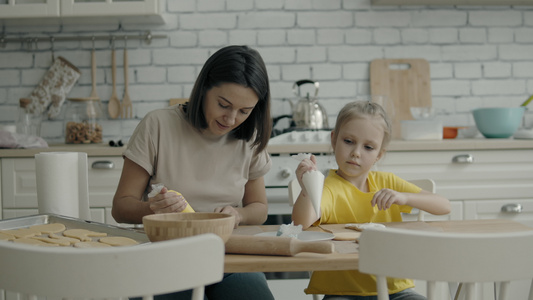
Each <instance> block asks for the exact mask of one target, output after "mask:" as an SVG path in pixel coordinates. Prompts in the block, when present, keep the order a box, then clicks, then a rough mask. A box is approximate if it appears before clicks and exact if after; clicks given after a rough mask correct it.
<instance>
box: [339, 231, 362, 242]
mask: <svg viewBox="0 0 533 300" xmlns="http://www.w3.org/2000/svg"><path fill="white" fill-rule="evenodd" d="M333 235H334V237H333V240H334V241H355V240H356V239H357V238H358V237H359V236H360V235H361V234H360V233H359V232H335V233H334V234H333Z"/></svg>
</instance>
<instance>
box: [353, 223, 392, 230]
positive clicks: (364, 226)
mask: <svg viewBox="0 0 533 300" xmlns="http://www.w3.org/2000/svg"><path fill="white" fill-rule="evenodd" d="M344 228H348V229H353V230H355V231H363V230H365V229H368V228H385V225H383V224H379V223H360V224H346V225H345V226H344Z"/></svg>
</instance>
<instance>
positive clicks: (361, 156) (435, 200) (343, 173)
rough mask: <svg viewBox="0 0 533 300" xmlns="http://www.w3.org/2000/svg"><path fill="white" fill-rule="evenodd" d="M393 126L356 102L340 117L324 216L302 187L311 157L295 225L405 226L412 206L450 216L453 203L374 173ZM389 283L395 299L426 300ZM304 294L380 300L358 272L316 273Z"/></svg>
mask: <svg viewBox="0 0 533 300" xmlns="http://www.w3.org/2000/svg"><path fill="white" fill-rule="evenodd" d="M390 124H391V122H390V120H389V119H388V117H387V115H386V113H385V111H384V109H383V108H382V107H381V106H380V105H378V104H376V103H374V102H368V101H360V102H352V103H349V104H347V105H346V106H345V107H344V108H343V109H342V110H341V111H340V112H339V115H338V117H337V122H336V124H335V128H334V130H333V131H332V132H331V145H332V147H333V151H334V153H335V160H336V162H337V165H338V170H330V172H329V174H328V176H327V177H326V179H325V181H324V190H323V193H322V202H321V206H320V208H321V209H320V214H321V215H319V216H317V215H316V213H315V210H314V208H313V205H312V203H311V201H310V199H309V198H308V196H307V191H306V190H305V188H304V187H303V184H302V175H303V174H304V173H305V172H307V171H310V170H316V159H315V157H314V156H312V157H311V159H305V160H303V161H302V162H301V163H300V164H299V165H298V168H297V170H296V176H297V178H298V181H299V183H300V186H301V187H302V191H301V193H300V195H299V196H298V199H297V200H296V203H295V204H294V207H293V211H292V218H293V221H294V224H296V225H298V224H301V225H302V226H303V228H304V229H305V228H308V227H309V226H311V225H312V224H314V223H318V224H327V223H329V224H336V223H341V224H343V223H369V222H401V221H402V217H401V213H402V212H406V213H408V212H410V211H411V209H412V208H413V207H415V208H418V209H421V210H424V211H427V212H429V213H432V214H435V215H443V214H448V213H449V212H450V202H449V201H448V199H446V198H444V197H442V196H439V195H436V194H433V193H430V192H427V191H423V190H421V189H420V188H419V187H417V186H416V185H413V184H411V183H409V182H407V181H405V180H403V179H401V178H399V177H398V176H396V175H394V174H392V173H386V172H378V171H371V170H370V169H371V168H372V166H373V165H374V164H375V163H376V162H378V160H379V159H380V158H381V157H383V155H384V153H385V151H386V148H387V145H388V144H389V142H390V140H391V125H390ZM398 259H401V257H399V258H398ZM388 284H389V294H390V299H397V300H398V299H402V300H407V299H409V300H415V299H416V300H418V299H425V297H423V296H421V295H419V294H417V293H416V292H414V291H413V290H411V288H412V287H414V284H413V281H412V280H408V279H398V278H396V279H388ZM305 292H306V293H307V294H324V295H325V297H324V299H339V300H340V299H343V300H344V299H350V300H351V299H354V300H355V299H377V297H376V295H377V289H376V281H375V277H373V276H371V275H367V274H362V273H359V272H358V271H316V272H313V275H312V276H311V280H310V282H309V286H308V288H307V289H306V290H305Z"/></svg>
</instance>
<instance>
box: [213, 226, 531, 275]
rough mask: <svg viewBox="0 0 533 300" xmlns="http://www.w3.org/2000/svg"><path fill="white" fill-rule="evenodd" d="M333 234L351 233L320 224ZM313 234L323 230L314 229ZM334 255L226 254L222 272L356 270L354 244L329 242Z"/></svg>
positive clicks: (249, 229)
mask: <svg viewBox="0 0 533 300" xmlns="http://www.w3.org/2000/svg"><path fill="white" fill-rule="evenodd" d="M384 224H385V225H386V226H387V227H395V228H405V229H413V230H425V231H436V232H457V233H497V232H513V231H525V230H533V228H531V227H528V226H526V225H523V224H521V223H518V222H515V221H512V220H503V219H495V220H465V221H433V222H394V223H384ZM321 226H322V227H323V228H325V229H327V230H330V231H332V232H333V233H340V232H353V231H351V230H350V229H345V228H344V224H329V225H321ZM278 228H279V226H278V225H264V226H239V228H237V229H236V230H235V231H234V233H233V234H248V235H253V234H256V233H260V232H268V231H277V230H278ZM308 230H312V231H322V229H320V228H317V227H312V228H309V229H308ZM331 242H332V243H334V244H335V248H336V250H337V251H336V252H335V253H332V254H316V253H300V254H297V255H295V256H269V255H241V254H226V257H225V264H224V272H226V273H240V272H297V271H317V270H357V265H358V261H359V255H358V253H357V244H356V243H355V242H353V241H331Z"/></svg>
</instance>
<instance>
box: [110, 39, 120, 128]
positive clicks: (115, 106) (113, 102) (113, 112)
mask: <svg viewBox="0 0 533 300" xmlns="http://www.w3.org/2000/svg"><path fill="white" fill-rule="evenodd" d="M116 73H117V63H116V61H115V48H113V49H112V50H111V77H112V80H113V90H112V92H111V98H110V99H109V104H108V105H107V111H108V113H109V117H110V118H112V119H116V118H118V116H119V115H120V100H119V99H118V96H117V85H116Z"/></svg>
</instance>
